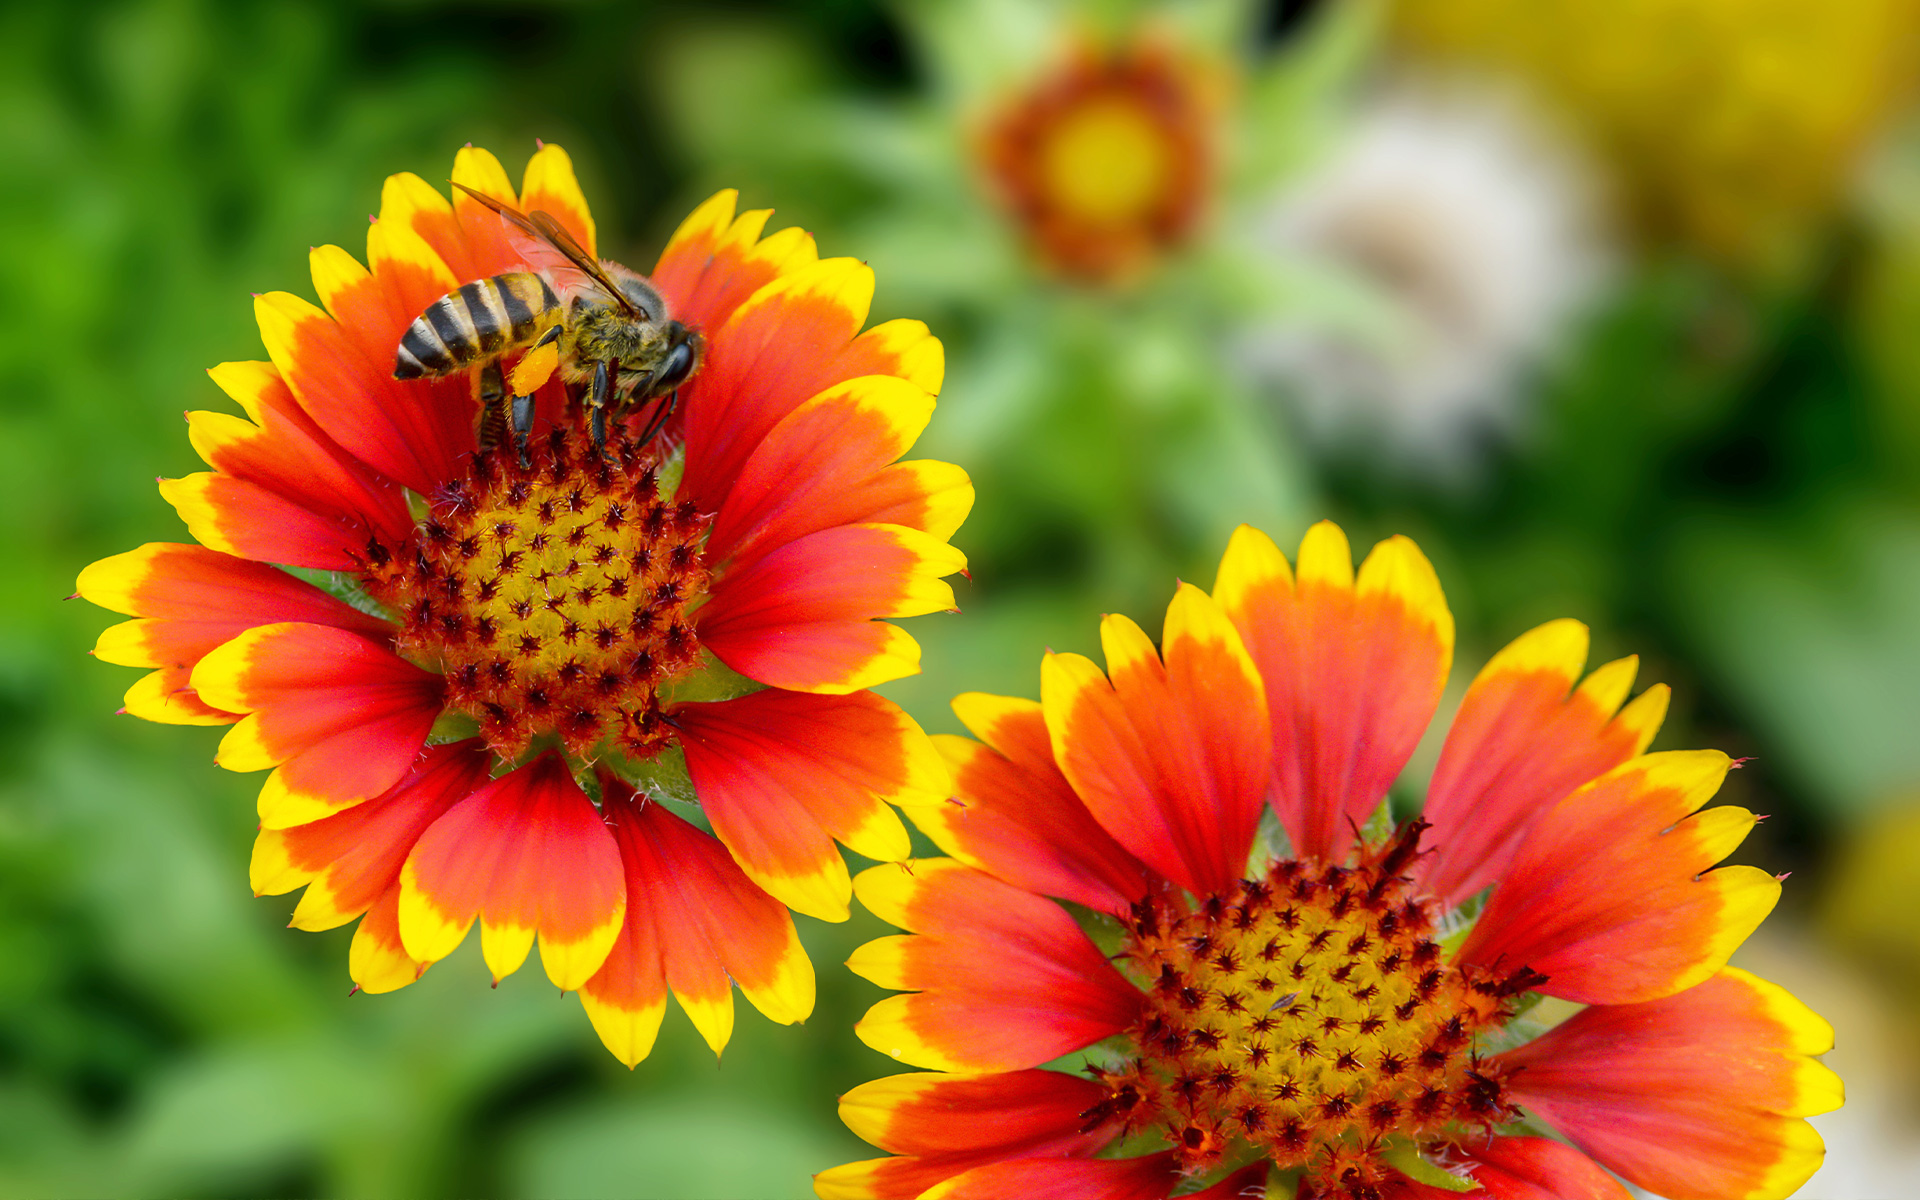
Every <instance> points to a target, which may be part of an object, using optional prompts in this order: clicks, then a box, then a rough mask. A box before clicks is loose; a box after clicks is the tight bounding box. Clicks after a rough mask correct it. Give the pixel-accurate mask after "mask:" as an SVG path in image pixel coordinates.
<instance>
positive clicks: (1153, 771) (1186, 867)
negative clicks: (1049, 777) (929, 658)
mask: <svg viewBox="0 0 1920 1200" xmlns="http://www.w3.org/2000/svg"><path fill="white" fill-rule="evenodd" d="M1100 639H1101V643H1102V646H1103V648H1104V649H1105V651H1106V657H1107V675H1108V676H1110V677H1111V683H1109V682H1108V679H1107V677H1103V676H1102V675H1101V674H1100V672H1099V669H1098V668H1097V667H1095V666H1094V665H1093V664H1092V663H1091V662H1090V661H1088V660H1087V659H1084V658H1081V657H1080V656H1078V655H1059V654H1049V655H1048V656H1047V657H1046V659H1045V660H1044V661H1043V663H1042V665H1041V675H1040V679H1041V684H1040V693H1041V703H1042V705H1043V706H1044V709H1045V713H1046V720H1047V728H1048V730H1049V732H1050V734H1051V737H1052V741H1053V757H1054V759H1055V760H1056V761H1057V762H1058V763H1059V764H1060V769H1061V771H1062V772H1063V773H1064V774H1065V775H1066V777H1067V779H1068V781H1069V782H1070V783H1072V785H1073V789H1074V791H1075V792H1076V793H1078V794H1079V796H1080V798H1081V800H1082V801H1084V802H1085V804H1086V806H1087V809H1088V810H1089V811H1090V812H1091V813H1092V814H1093V816H1094V818H1095V819H1096V820H1098V821H1099V822H1100V824H1101V825H1102V826H1103V827H1105V828H1106V830H1107V832H1109V833H1111V834H1112V835H1113V837H1114V839H1115V840H1116V841H1118V842H1119V843H1120V844H1121V845H1123V846H1125V847H1126V848H1127V849H1128V850H1130V851H1132V852H1133V853H1134V854H1135V855H1137V856H1139V858H1140V860H1141V861H1142V862H1145V863H1146V864H1148V865H1149V866H1151V867H1153V868H1154V869H1155V870H1156V871H1158V872H1160V873H1161V874H1162V875H1164V876H1165V877H1166V878H1168V879H1171V880H1173V881H1174V882H1176V883H1178V884H1179V885H1180V886H1182V887H1184V888H1186V889H1188V890H1189V891H1192V892H1194V893H1195V894H1197V895H1205V894H1208V893H1211V892H1217V891H1223V890H1225V889H1226V888H1228V887H1230V886H1232V884H1233V882H1234V881H1235V880H1237V879H1239V878H1240V877H1241V875H1242V874H1243V873H1244V872H1245V870H1246V862H1247V853H1248V851H1249V850H1250V849H1251V848H1252V845H1253V835H1254V832H1255V830H1256V828H1257V827H1258V825H1259V821H1260V806H1261V802H1262V800H1263V799H1264V797H1265V795H1266V790H1267V781H1268V778H1269V774H1268V772H1269V769H1270V768H1269V765H1268V757H1267V756H1268V747H1269V745H1270V743H1269V742H1268V740H1267V726H1268V722H1267V713H1266V702H1265V699H1264V696H1263V694H1262V692H1261V687H1260V678H1259V676H1258V675H1257V674H1256V673H1255V672H1254V668H1253V663H1252V661H1251V660H1250V659H1249V658H1248V657H1247V652H1246V649H1245V647H1243V646H1242V645H1241V642H1240V636H1239V634H1238V633H1236V632H1235V631H1234V628H1233V625H1232V624H1231V623H1230V622H1229V621H1228V620H1227V618H1226V615H1225V614H1224V613H1223V612H1222V611H1221V610H1220V608H1219V606H1218V605H1216V604H1215V603H1214V602H1213V600H1212V598H1211V597H1209V596H1208V595H1207V594H1206V593H1205V592H1202V591H1200V590H1199V589H1198V588H1195V587H1192V586H1189V585H1187V584H1182V585H1181V586H1180V590H1179V592H1178V593H1177V594H1176V595H1175V596H1174V600H1173V603H1172V604H1171V605H1169V606H1168V608H1167V621H1166V626H1165V629H1164V631H1163V634H1162V640H1163V641H1164V643H1165V646H1166V661H1165V663H1164V665H1163V664H1162V662H1161V658H1160V656H1159V655H1157V654H1156V653H1155V652H1154V648H1153V643H1152V642H1151V641H1149V640H1148V639H1147V636H1146V634H1145V633H1144V632H1142V631H1141V629H1140V627H1139V626H1137V625H1135V624H1134V623H1133V622H1132V621H1129V620H1127V619H1126V618H1125V617H1118V616H1110V617H1108V618H1107V619H1106V620H1105V621H1104V622H1102V624H1101V627H1100Z"/></svg>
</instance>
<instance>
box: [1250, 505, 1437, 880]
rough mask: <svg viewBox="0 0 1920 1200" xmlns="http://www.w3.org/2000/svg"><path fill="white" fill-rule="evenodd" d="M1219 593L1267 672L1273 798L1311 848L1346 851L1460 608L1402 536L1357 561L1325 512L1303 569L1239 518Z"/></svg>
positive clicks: (1392, 772)
mask: <svg viewBox="0 0 1920 1200" xmlns="http://www.w3.org/2000/svg"><path fill="white" fill-rule="evenodd" d="M1214 595H1215V596H1216V598H1218V600H1219V601H1220V605H1221V607H1222V608H1224V609H1226V611H1227V613H1228V614H1229V615H1230V616H1231V617H1232V618H1233V623H1234V624H1235V625H1236V626H1238V627H1239V629H1240V633H1241V635H1242V636H1243V637H1244V638H1245V639H1246V644H1247V649H1248V651H1249V652H1251V653H1252V655H1253V661H1254V662H1255V663H1256V664H1257V665H1258V666H1259V669H1260V676H1261V678H1262V679H1263V680H1264V681H1265V682H1266V689H1267V704H1268V708H1269V710H1270V712H1271V715H1272V723H1273V770H1274V776H1273V790H1274V796H1273V805H1274V811H1275V812H1276V813H1277V814H1278V815H1279V817H1280V821H1281V824H1282V825H1284V826H1285V827H1286V830H1287V832H1288V834H1290V835H1291V836H1292V839H1293V851H1294V853H1295V854H1296V855H1299V856H1302V857H1309V856H1310V857H1317V858H1323V859H1329V860H1336V861H1337V860H1342V859H1344V858H1345V857H1346V854H1347V850H1348V848H1349V846H1350V845H1351V842H1352V840H1353V830H1354V829H1355V828H1357V827H1359V826H1360V825H1362V824H1364V823H1365V822H1366V820H1367V818H1368V817H1370V816H1371V815H1372V814H1373V810H1374V809H1375V808H1376V807H1378V806H1379V804H1380V802H1381V800H1383V799H1385V798H1386V794H1387V788H1388V787H1389V786H1391V785H1392V783H1393V781H1394V779H1395V778H1396V777H1397V776H1398V775H1399V774H1400V770H1401V768H1402V767H1404V766H1405V765H1406V763H1407V759H1408V758H1409V757H1410V756H1411V755H1412V754H1413V748H1414V746H1415V745H1417V744H1418V743H1419V741H1420V736H1421V734H1422V733H1424V732H1425V731H1426V728H1427V724H1428V722H1429V721H1431V720H1432V719H1433V712H1434V709H1435V707H1437V706H1438V705H1439V703H1440V693H1441V690H1442V689H1443V688H1444V687H1445V686H1446V681H1447V668H1448V666H1449V665H1450V664H1451V663H1452V661H1453V614H1452V613H1450V612H1448V611H1447V603H1446V599H1445V597H1444V596H1442V595H1441V593H1440V583H1439V581H1438V580H1437V579H1436V578H1435V577H1434V573H1433V567H1432V566H1431V565H1430V564H1429V563H1428V562H1427V560H1426V557H1425V556H1424V555H1422V554H1421V553H1420V551H1419V549H1418V548H1417V547H1416V546H1415V545H1414V544H1413V543H1412V542H1410V541H1408V540H1407V539H1406V538H1404V537H1393V538H1388V539H1387V540H1386V541H1384V542H1381V543H1380V544H1379V545H1377V546H1375V547H1374V548H1373V552H1372V553H1371V554H1369V555H1368V556H1367V560H1366V562H1365V563H1363V564H1361V567H1360V574H1359V578H1358V579H1355V577H1354V573H1353V558H1352V554H1351V552H1350V550H1349V548H1348V545H1347V538H1346V535H1345V534H1343V533H1341V532H1340V530H1339V528H1338V527H1337V526H1335V525H1333V524H1332V523H1331V522H1327V521H1322V522H1320V523H1319V524H1318V525H1315V526H1314V527H1313V528H1312V529H1310V530H1308V531H1307V536H1306V538H1305V539H1304V540H1303V541H1302V542H1301V544H1300V565H1299V572H1298V577H1297V578H1296V577H1295V573H1294V572H1293V571H1291V570H1289V569H1288V566H1287V560H1286V558H1285V557H1284V556H1283V555H1282V554H1281V553H1280V551H1279V549H1278V547H1276V546H1275V545H1274V544H1273V541H1272V539H1270V538H1268V537H1267V535H1266V534H1264V533H1261V532H1260V531H1259V530H1257V529H1253V528H1251V527H1250V526H1245V525H1243V526H1241V527H1240V528H1239V529H1238V530H1237V531H1236V532H1235V533H1234V535H1233V540H1232V541H1231V542H1230V543H1229V544H1228V546H1227V553H1226V556H1225V557H1224V558H1222V559H1221V562H1220V577H1219V581H1218V582H1217V583H1216V585H1215V587H1214Z"/></svg>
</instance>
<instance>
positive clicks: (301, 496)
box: [187, 362, 413, 565]
mask: <svg viewBox="0 0 1920 1200" xmlns="http://www.w3.org/2000/svg"><path fill="white" fill-rule="evenodd" d="M207 376H208V377H209V378H210V379H212V380H213V382H214V383H215V384H217V385H219V387H220V389H221V390H222V391H224V392H225V393H226V394H227V395H228V396H229V397H230V398H231V399H232V400H233V401H234V402H235V403H237V404H239V405H240V407H241V408H242V409H244V410H245V411H246V414H247V419H246V420H244V421H243V420H241V419H240V418H238V417H234V416H231V415H228V414H224V413H209V412H193V413H188V414H187V433H188V436H189V438H190V439H191V440H192V442H193V446H194V450H195V451H196V452H197V453H198V454H199V455H200V457H201V458H203V459H204V460H206V462H207V464H208V465H209V466H211V467H213V468H215V469H216V470H218V471H219V472H221V473H222V474H223V475H229V476H232V477H234V478H235V479H241V480H246V481H247V482H249V483H251V484H253V485H255V486H257V487H260V488H263V489H265V490H266V491H268V492H271V493H273V494H274V495H275V496H278V497H282V498H284V499H285V500H287V501H288V502H290V503H292V504H294V505H297V506H298V507H300V508H303V509H306V510H307V511H308V512H311V513H312V514H314V516H316V517H319V518H322V519H325V520H327V521H329V522H331V523H332V524H333V525H334V526H335V530H334V532H333V533H332V535H331V539H330V540H331V541H332V542H333V543H334V544H337V545H339V546H341V547H343V548H344V549H346V550H348V551H350V552H360V551H363V550H364V548H365V544H366V539H367V538H368V537H369V536H377V537H380V538H381V539H383V540H385V541H386V542H387V544H388V545H395V546H397V545H400V544H401V543H403V542H404V541H405V540H406V539H407V538H408V537H409V536H410V535H411V534H412V532H413V514H412V513H411V512H409V511H408V509H407V501H406V496H405V494H404V493H403V492H402V490H401V489H400V488H398V487H396V486H394V484H392V483H391V482H389V481H388V480H385V479H382V478H380V477H379V476H378V475H377V474H376V473H375V472H374V471H372V470H370V469H369V468H368V467H367V466H366V465H365V464H364V463H362V462H361V461H360V460H358V459H357V458H355V457H354V456H353V455H351V454H349V453H348V452H347V451H346V450H344V449H342V448H341V446H340V445H339V443H337V442H335V441H334V440H333V439H332V438H331V437H329V436H327V434H326V433H325V432H324V431H323V430H321V428H320V427H319V425H317V424H315V423H314V421H313V419H312V418H311V417H309V416H308V415H307V414H306V412H305V410H303V409H302V408H301V407H300V404H299V401H298V400H296V399H295V398H294V395H293V391H292V389H290V388H289V387H288V386H287V383H286V380H284V379H282V378H281V377H280V372H279V370H278V369H277V368H275V367H274V365H273V364H272V363H263V362H228V363H221V364H220V365H219V366H217V367H213V368H212V369H210V370H209V371H208V372H207ZM248 532H249V535H250V536H251V537H252V538H253V539H255V540H257V541H259V542H260V544H261V552H262V553H261V555H260V557H262V561H285V559H284V558H274V557H268V555H270V554H271V551H272V543H271V541H270V539H271V538H272V536H273V532H274V531H273V530H272V529H271V528H259V529H254V530H250V531H248ZM234 536H236V537H237V536H238V535H237V534H235V535H234ZM350 565H354V564H350Z"/></svg>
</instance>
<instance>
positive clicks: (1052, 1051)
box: [847, 859, 1141, 1071]
mask: <svg viewBox="0 0 1920 1200" xmlns="http://www.w3.org/2000/svg"><path fill="white" fill-rule="evenodd" d="M854 886H855V889H856V891H857V892H858V894H859V896H860V902H861V903H862V904H864V905H866V906H867V907H868V908H869V909H871V910H872V911H873V912H874V914H875V915H876V916H878V917H880V918H881V919H882V920H884V921H889V922H891V923H892V924H895V925H899V926H901V927H902V928H905V929H909V930H913V931H915V935H916V936H905V937H891V938H881V939H880V940H878V941H874V942H869V943H867V944H866V945H864V946H862V947H861V948H860V949H858V950H856V951H855V952H854V955H853V957H852V958H850V959H849V960H847V966H848V968H849V969H850V970H852V971H853V972H854V973H855V974H857V975H860V976H862V977H863V978H866V979H870V980H872V981H873V982H875V983H877V984H879V985H880V986H882V987H892V988H909V989H914V990H915V991H916V994H914V995H907V996H893V997H889V998H888V999H885V1000H882V1001H881V1002H880V1003H878V1004H876V1005H874V1006H873V1008H872V1009H870V1010H868V1012H867V1015H866V1017H865V1018H863V1019H862V1020H861V1022H860V1024H859V1025H858V1026H856V1027H855V1030H854V1032H855V1033H857V1034H858V1035H859V1036H860V1040H861V1041H863V1042H865V1043H866V1044H867V1045H869V1046H871V1047H873V1048H874V1049H875V1050H878V1051H880V1052H881V1053H882V1054H886V1055H890V1056H891V1057H893V1058H896V1059H899V1060H900V1061H902V1062H907V1063H912V1064H913V1065H915V1066H922V1067H932V1068H934V1069H936V1070H944V1071H1007V1070H1019V1069H1023V1068H1026V1067H1033V1066H1038V1065H1039V1064H1041V1063H1044V1062H1047V1061H1050V1060H1052V1059H1054V1058H1058V1057H1059V1056H1060V1055H1062V1054H1067V1053H1071V1052H1072V1051H1075V1050H1079V1049H1082V1048H1084V1047H1086V1046H1089V1045H1092V1044H1093V1043H1094V1042H1097V1041H1099V1040H1101V1039H1102V1038H1106V1037H1110V1036H1112V1035H1113V1034H1115V1033H1117V1032H1119V1031H1120V1030H1122V1029H1125V1028H1126V1027H1127V1025H1128V1024H1129V1023H1131V1022H1132V1020H1133V1019H1134V1017H1135V1016H1136V1015H1137V1013H1138V1011H1139V1007H1140V1001H1141V993H1140V991H1139V990H1138V989H1137V988H1135V987H1134V986H1133V985H1132V984H1130V983H1128V982H1127V981H1126V980H1125V979H1124V978H1122V977H1121V976H1120V974H1119V972H1117V971H1115V970H1114V968H1113V966H1112V964H1110V963H1109V962H1108V961H1107V960H1106V958H1105V956H1103V955H1102V954H1101V953H1100V951H1099V950H1098V949H1097V948H1095V946H1094V945H1093V943H1092V942H1091V941H1089V940H1088V939H1087V935H1086V934H1085V933H1083V932H1081V930H1080V927H1079V926H1078V925H1076V924H1075V923H1074V921H1073V918H1072V917H1071V916H1069V915H1068V914H1067V912H1066V910H1065V909H1063V908H1061V907H1060V906H1059V905H1057V904H1054V903H1053V902H1052V901H1049V900H1043V899H1041V898H1040V897H1038V896H1035V895H1033V894H1032V893H1030V892H1024V891H1021V890H1020V889H1018V888H1014V887H1010V886H1008V885H1007V884H1004V883H1001V882H999V881H998V880H996V879H993V878H992V877H990V876H988V875H985V874H982V873H981V872H979V871H976V870H974V869H973V868H972V867H968V866H965V865H963V864H961V863H957V862H954V861H952V860H951V859H928V860H921V861H917V862H913V863H910V864H904V865H893V864H888V865H883V866H878V867H873V868H870V869H868V870H866V871H863V872H861V874H860V877H859V878H858V879H857V880H856V881H855V884H854Z"/></svg>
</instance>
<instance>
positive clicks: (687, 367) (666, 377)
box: [654, 342, 693, 388]
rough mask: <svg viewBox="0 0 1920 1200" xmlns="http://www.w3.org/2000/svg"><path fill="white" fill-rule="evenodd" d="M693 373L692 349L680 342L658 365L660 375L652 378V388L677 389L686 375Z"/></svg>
mask: <svg viewBox="0 0 1920 1200" xmlns="http://www.w3.org/2000/svg"><path fill="white" fill-rule="evenodd" d="M692 373H693V347H692V346H689V345H688V344H687V343H685V342H681V343H680V344H679V345H678V346H675V347H674V348H673V349H672V350H669V351H668V352H667V361H666V362H664V363H661V364H660V373H659V374H658V375H656V376H654V386H655V387H658V388H670V387H678V386H680V384H681V383H683V382H684V381H685V380H686V378H687V376H688V375H691V374H692Z"/></svg>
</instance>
